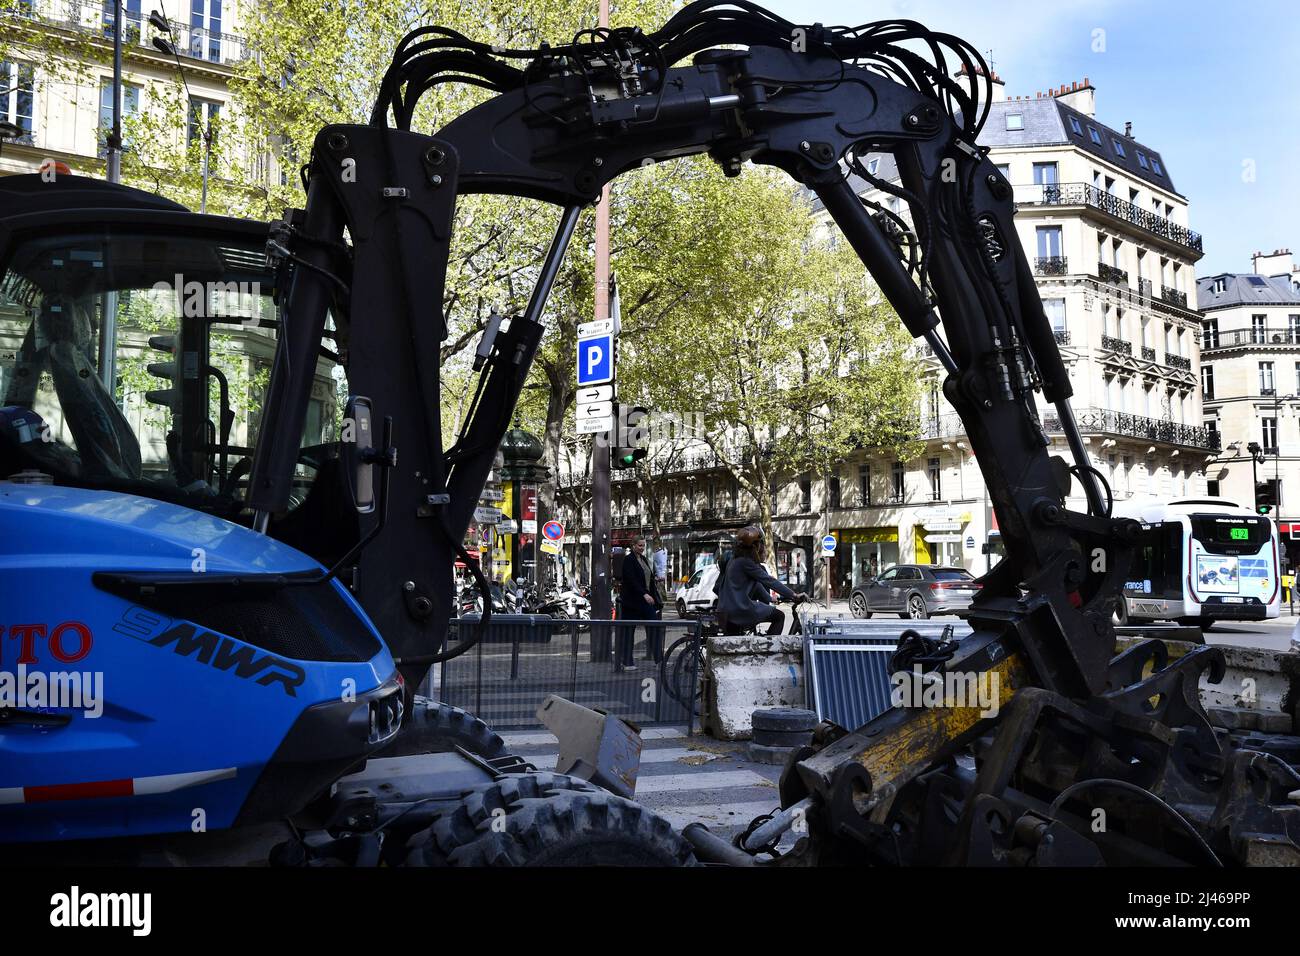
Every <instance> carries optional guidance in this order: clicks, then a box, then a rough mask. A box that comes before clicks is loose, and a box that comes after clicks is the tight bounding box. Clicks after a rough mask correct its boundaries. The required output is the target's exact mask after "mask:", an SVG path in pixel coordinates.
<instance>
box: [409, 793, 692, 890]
mask: <svg viewBox="0 0 1300 956" xmlns="http://www.w3.org/2000/svg"><path fill="white" fill-rule="evenodd" d="M408 847H409V848H410V853H409V855H408V857H407V863H408V864H413V865H417V866H456V867H470V866H473V867H478V866H482V867H506V866H689V865H691V864H693V863H694V862H695V858H694V855H693V854H692V852H691V848H690V844H688V843H687V842H686V841H685V840H684V839H683V838H682V837H681V835H680V834H678V833H675V832H674V831H673V828H672V826H671V825H670V824H669V823H668V821H667V820H665V819H663V818H662V817H660V816H658V815H657V814H655V813H652V812H651V811H650V810H648V809H646V808H645V807H642V806H639V805H638V804H636V803H633V802H632V801H630V800H624V799H623V798H622V797H616V796H614V795H613V794H611V793H607V792H605V791H604V790H601V789H599V788H597V787H594V786H592V785H591V784H589V783H587V782H586V781H584V780H579V779H577V778H574V777H567V776H564V775H563V774H552V773H536V774H510V775H507V776H505V777H503V778H502V779H501V780H498V781H496V782H494V783H492V784H489V785H488V786H486V787H483V788H480V789H478V790H476V791H474V792H473V793H471V794H469V796H467V797H465V798H464V800H462V801H461V803H460V805H459V806H458V807H456V808H455V809H454V810H452V811H451V812H449V813H447V814H444V815H443V816H441V817H440V818H439V819H438V820H437V821H436V822H435V823H434V824H433V825H432V826H431V827H429V828H427V829H426V830H423V831H421V832H420V833H417V834H415V836H414V837H412V839H411V840H410V841H409V842H408Z"/></svg>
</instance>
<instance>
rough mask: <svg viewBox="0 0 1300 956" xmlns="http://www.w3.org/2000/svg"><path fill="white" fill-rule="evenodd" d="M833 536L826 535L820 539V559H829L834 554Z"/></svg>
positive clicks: (834, 542)
mask: <svg viewBox="0 0 1300 956" xmlns="http://www.w3.org/2000/svg"><path fill="white" fill-rule="evenodd" d="M835 545H836V541H835V535H833V534H828V535H825V536H824V537H823V538H822V557H824V558H829V557H830V556H831V555H833V554H834V553H835Z"/></svg>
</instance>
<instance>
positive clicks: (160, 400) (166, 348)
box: [144, 335, 180, 411]
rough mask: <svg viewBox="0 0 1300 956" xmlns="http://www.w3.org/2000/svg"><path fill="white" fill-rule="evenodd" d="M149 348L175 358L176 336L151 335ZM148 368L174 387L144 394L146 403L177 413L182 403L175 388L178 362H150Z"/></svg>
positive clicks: (155, 389) (151, 373)
mask: <svg viewBox="0 0 1300 956" xmlns="http://www.w3.org/2000/svg"><path fill="white" fill-rule="evenodd" d="M149 347H150V348H151V349H156V350H157V351H159V352H166V353H167V354H168V355H173V356H174V355H175V354H176V336H174V335H151V336H149ZM146 367H147V368H148V369H149V374H150V375H156V376H158V377H159V378H162V379H166V380H167V384H168V385H170V386H172V387H171V388H154V389H150V390H149V391H147V392H145V393H144V398H145V401H147V402H152V403H153V404H155V405H163V406H166V407H167V408H170V409H171V410H172V411H176V410H177V406H178V405H179V402H180V392H179V391H178V390H177V389H176V387H175V386H176V362H175V361H171V362H150V363H149V364H148V366H146Z"/></svg>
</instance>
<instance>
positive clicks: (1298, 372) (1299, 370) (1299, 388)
mask: <svg viewBox="0 0 1300 956" xmlns="http://www.w3.org/2000/svg"><path fill="white" fill-rule="evenodd" d="M1295 393H1296V394H1297V395H1300V362H1296V363H1295Z"/></svg>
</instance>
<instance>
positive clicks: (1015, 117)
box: [1007, 113, 1025, 129]
mask: <svg viewBox="0 0 1300 956" xmlns="http://www.w3.org/2000/svg"><path fill="white" fill-rule="evenodd" d="M1024 128H1025V114H1024V113H1008V114H1007V129H1024Z"/></svg>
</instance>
